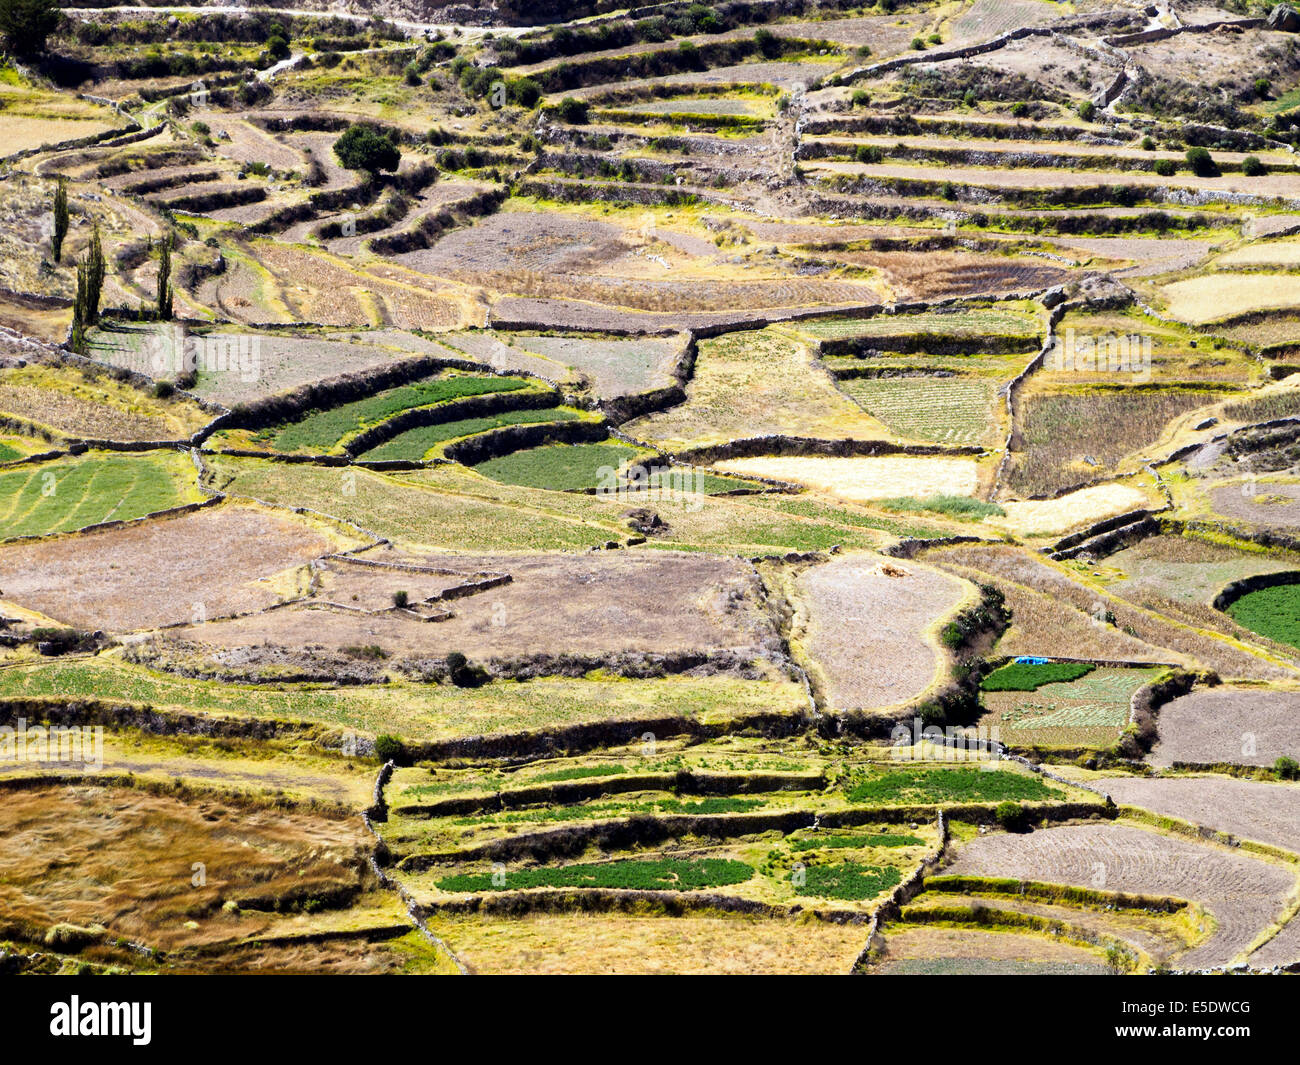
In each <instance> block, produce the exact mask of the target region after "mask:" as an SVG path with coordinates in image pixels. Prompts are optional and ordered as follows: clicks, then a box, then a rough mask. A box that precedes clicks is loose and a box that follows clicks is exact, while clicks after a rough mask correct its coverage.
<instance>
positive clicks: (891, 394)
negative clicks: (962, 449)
mask: <svg viewBox="0 0 1300 1065" xmlns="http://www.w3.org/2000/svg"><path fill="white" fill-rule="evenodd" d="M840 387H841V388H842V389H844V391H845V392H846V393H848V395H849V396H851V397H852V398H853V400H854V401H855V402H856V403H857V404H858V405H859V406H860V407H862V409H863V410H865V411H866V412H867V413H868V414H873V415H875V416H876V417H877V418H879V419H880V420H881V421H882V422H884V423H885V424H886V425H887V426H889V428H890V429H892V430H893V431H894V432H896V433H898V434H899V435H900V436H909V437H914V438H916V439H919V440H933V441H935V442H936V443H940V444H979V443H981V442H983V441H984V440H985V439H986V438H987V437H989V436H990V434H996V430H997V417H996V413H995V401H996V399H997V385H996V382H994V381H991V380H985V379H982V378H976V379H973V380H972V379H969V378H967V379H962V378H951V377H894V378H869V377H859V378H850V379H849V380H846V381H841V382H840Z"/></svg>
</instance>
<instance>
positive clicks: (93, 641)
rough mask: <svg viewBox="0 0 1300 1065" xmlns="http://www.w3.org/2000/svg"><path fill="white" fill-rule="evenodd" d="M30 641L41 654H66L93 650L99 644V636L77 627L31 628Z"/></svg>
mask: <svg viewBox="0 0 1300 1065" xmlns="http://www.w3.org/2000/svg"><path fill="white" fill-rule="evenodd" d="M31 640H32V643H34V644H35V645H36V649H37V650H38V651H39V652H40V653H41V654H43V655H66V654H71V653H73V652H74V651H93V650H95V648H97V647H98V646H99V637H97V636H96V635H95V634H94V633H90V632H82V631H81V630H79V629H62V628H38V629H32V635H31Z"/></svg>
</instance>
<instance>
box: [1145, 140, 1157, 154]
mask: <svg viewBox="0 0 1300 1065" xmlns="http://www.w3.org/2000/svg"><path fill="white" fill-rule="evenodd" d="M1155 149H1156V142H1155V138H1153V137H1143V138H1142V150H1143V151H1144V152H1153V151H1155Z"/></svg>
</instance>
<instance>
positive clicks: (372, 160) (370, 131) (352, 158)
mask: <svg viewBox="0 0 1300 1065" xmlns="http://www.w3.org/2000/svg"><path fill="white" fill-rule="evenodd" d="M334 154H335V155H336V156H338V160H339V162H340V163H342V164H343V165H344V166H345V167H347V168H348V169H349V170H364V171H366V172H367V173H369V174H372V175H373V174H377V173H378V172H379V171H381V170H386V171H388V172H390V173H391V172H392V171H394V170H396V169H397V167H398V164H399V163H401V161H402V153H401V149H399V148H398V147H397V145H396V144H394V143H393V140H392V137H391V135H389V134H387V133H384V132H382V131H381V130H379V129H377V128H376V127H374V126H371V125H366V124H364V123H358V124H357V125H354V126H349V127H348V128H347V129H346V130H344V131H343V135H342V136H341V137H339V139H338V140H336V141H335V142H334Z"/></svg>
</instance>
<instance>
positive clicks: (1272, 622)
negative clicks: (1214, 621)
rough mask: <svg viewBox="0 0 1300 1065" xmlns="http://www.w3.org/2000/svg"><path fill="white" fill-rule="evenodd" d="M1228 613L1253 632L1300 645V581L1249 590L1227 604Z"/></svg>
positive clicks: (1280, 641)
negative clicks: (1298, 582)
mask: <svg viewBox="0 0 1300 1065" xmlns="http://www.w3.org/2000/svg"><path fill="white" fill-rule="evenodd" d="M1228 614H1229V615H1230V616H1231V617H1232V619H1233V620H1234V621H1236V622H1237V624H1238V625H1241V626H1243V627H1244V628H1247V629H1250V630H1251V632H1257V633H1259V634H1260V635H1261V636H1267V637H1268V638H1269V639H1270V640H1277V641H1278V643H1286V644H1290V645H1291V646H1292V647H1300V584H1279V585H1276V586H1275V587H1272V588H1260V589H1259V590H1258V591H1254V592H1247V593H1246V594H1245V595H1243V596H1242V597H1241V598H1240V599H1237V600H1236V601H1235V602H1233V603H1231V604H1230V605H1229V606H1228Z"/></svg>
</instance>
